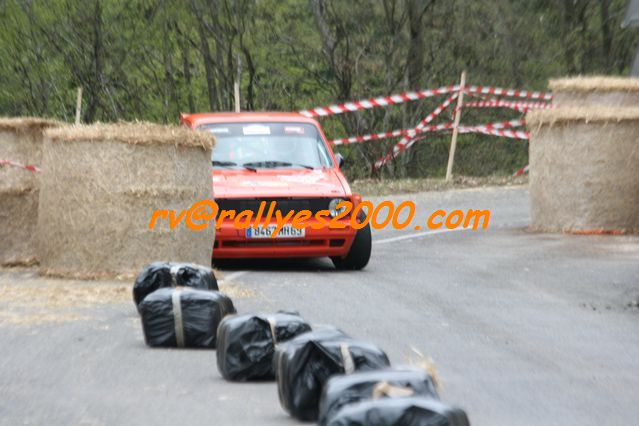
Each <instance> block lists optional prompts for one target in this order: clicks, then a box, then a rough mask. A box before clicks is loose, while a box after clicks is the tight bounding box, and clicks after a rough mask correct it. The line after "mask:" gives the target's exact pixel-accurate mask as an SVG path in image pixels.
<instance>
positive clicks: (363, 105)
mask: <svg viewBox="0 0 639 426" xmlns="http://www.w3.org/2000/svg"><path fill="white" fill-rule="evenodd" d="M455 92H457V93H458V92H459V86H445V87H440V88H439V89H433V90H430V89H428V90H418V91H415V92H404V93H399V94H396V95H391V96H379V97H377V98H370V99H362V100H359V101H353V102H345V103H342V104H335V105H329V106H325V107H317V108H312V109H307V110H303V111H300V114H302V115H304V116H306V117H327V116H329V115H336V114H343V113H345V112H353V111H359V110H362V109H372V108H380V107H385V106H389V105H399V104H403V103H404V102H411V101H417V100H420V99H426V98H431V97H433V96H438V95H444V94H447V93H455Z"/></svg>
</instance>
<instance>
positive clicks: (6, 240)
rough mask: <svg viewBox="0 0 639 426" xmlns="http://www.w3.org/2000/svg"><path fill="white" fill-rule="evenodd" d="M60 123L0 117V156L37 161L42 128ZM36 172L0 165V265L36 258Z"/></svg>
mask: <svg viewBox="0 0 639 426" xmlns="http://www.w3.org/2000/svg"><path fill="white" fill-rule="evenodd" d="M60 124H61V123H58V122H55V121H51V120H45V119H41V118H26V117H25V118H18V117H16V118H0V159H3V160H11V161H15V162H17V163H20V164H23V165H27V164H35V165H40V161H41V155H42V132H43V130H44V129H46V128H48V127H53V126H57V125H60ZM38 188H39V185H38V176H37V174H36V173H34V172H31V171H28V170H23V169H20V168H16V167H12V166H4V167H1V166H0V242H1V243H0V265H25V264H26V265H28V264H32V263H35V262H36V261H37V259H36V248H37V246H36V225H37V221H38V193H39V190H38Z"/></svg>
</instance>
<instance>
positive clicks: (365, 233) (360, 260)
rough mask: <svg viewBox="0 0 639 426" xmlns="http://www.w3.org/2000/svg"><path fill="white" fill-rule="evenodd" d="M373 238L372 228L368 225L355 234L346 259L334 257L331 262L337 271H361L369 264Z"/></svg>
mask: <svg viewBox="0 0 639 426" xmlns="http://www.w3.org/2000/svg"><path fill="white" fill-rule="evenodd" d="M372 243H373V238H372V236H371V227H370V225H369V224H366V226H365V227H363V228H362V229H359V230H358V231H357V234H355V240H354V241H353V245H351V249H350V250H349V251H348V254H347V255H346V257H339V256H333V257H331V260H332V261H333V264H334V265H335V267H336V268H337V269H340V270H360V269H364V267H365V266H366V265H367V264H368V260H369V259H370V258H371V246H372Z"/></svg>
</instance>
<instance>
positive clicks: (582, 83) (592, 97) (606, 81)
mask: <svg viewBox="0 0 639 426" xmlns="http://www.w3.org/2000/svg"><path fill="white" fill-rule="evenodd" d="M548 86H549V87H550V89H551V90H552V92H553V103H556V104H558V105H560V106H567V107H569V106H579V107H583V106H596V105H609V106H638V105H639V78H632V77H607V76H592V77H570V78H561V79H557V80H550V82H549V84H548Z"/></svg>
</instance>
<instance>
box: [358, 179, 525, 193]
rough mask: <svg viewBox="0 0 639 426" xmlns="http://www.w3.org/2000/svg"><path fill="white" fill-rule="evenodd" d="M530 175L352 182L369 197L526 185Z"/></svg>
mask: <svg viewBox="0 0 639 426" xmlns="http://www.w3.org/2000/svg"><path fill="white" fill-rule="evenodd" d="M527 183H528V176H527V175H524V176H519V177H516V178H515V177H511V176H484V177H470V176H455V177H453V179H452V180H451V181H450V182H446V181H445V180H444V179H442V178H418V179H393V180H377V179H361V180H356V181H353V182H352V183H351V188H352V189H353V191H354V192H355V193H357V194H361V195H363V196H367V197H375V196H382V195H396V194H411V193H415V192H424V191H446V190H449V189H463V188H484V187H489V186H513V185H525V184H527Z"/></svg>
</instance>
